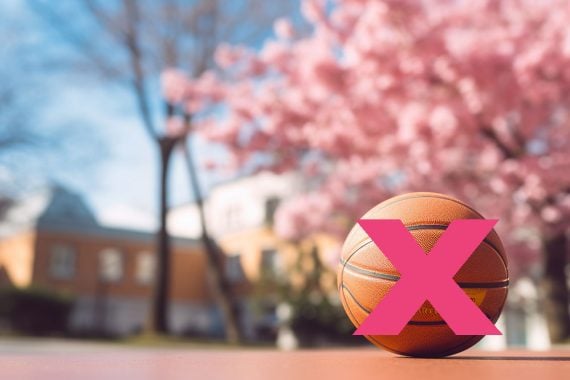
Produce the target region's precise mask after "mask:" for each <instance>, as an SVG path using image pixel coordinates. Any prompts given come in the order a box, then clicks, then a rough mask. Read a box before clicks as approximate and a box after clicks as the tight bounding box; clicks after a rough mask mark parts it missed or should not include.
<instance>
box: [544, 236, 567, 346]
mask: <svg viewBox="0 0 570 380" xmlns="http://www.w3.org/2000/svg"><path fill="white" fill-rule="evenodd" d="M542 245H543V257H544V276H543V279H542V290H543V292H544V295H545V296H546V297H545V299H544V313H545V316H546V320H547V322H548V329H549V333H550V340H551V341H552V342H553V343H558V342H562V341H564V340H566V339H569V338H570V312H569V310H568V308H569V295H568V293H569V292H568V279H567V276H566V267H567V265H568V248H569V247H568V237H567V236H566V234H565V233H564V232H560V233H557V234H554V235H552V236H548V237H546V238H544V240H543V242H542Z"/></svg>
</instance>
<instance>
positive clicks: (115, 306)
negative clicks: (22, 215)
mask: <svg viewBox="0 0 570 380" xmlns="http://www.w3.org/2000/svg"><path fill="white" fill-rule="evenodd" d="M58 245H65V246H68V247H72V250H73V252H74V255H75V265H74V267H75V271H74V274H73V276H71V277H69V278H65V279H62V278H57V276H54V275H53V273H52V272H50V265H51V263H50V259H51V256H52V254H53V250H54V247H56V246H58ZM106 249H116V250H118V251H120V252H121V257H122V261H123V275H122V277H121V278H120V279H119V280H118V281H116V282H108V281H104V280H103V279H102V276H101V262H100V259H99V258H100V254H101V252H102V251H103V250H106ZM149 252H154V242H153V241H125V240H123V239H121V240H118V239H106V240H105V239H101V238H94V237H91V236H79V235H77V234H66V233H53V232H38V235H37V240H36V242H35V253H36V259H35V261H34V265H33V268H34V269H33V283H34V284H36V285H38V286H42V287H46V288H50V289H54V290H58V291H62V292H66V293H69V294H71V295H73V297H74V299H75V304H74V308H73V311H72V315H71V321H70V327H71V330H72V331H76V332H91V331H98V332H101V331H104V332H106V333H109V334H112V335H129V334H133V333H136V332H138V331H140V330H141V329H142V328H143V326H144V324H145V321H146V318H147V316H148V308H149V306H150V299H151V295H152V280H151V281H148V282H147V283H140V281H138V280H137V275H136V271H137V265H138V264H137V257H138V256H139V255H141V254H148V253H149ZM153 272H154V271H153ZM169 307H170V315H169V318H170V323H169V327H170V329H171V331H172V332H174V333H180V334H182V333H194V334H196V333H198V334H207V335H212V334H216V333H218V334H219V331H220V330H221V324H220V322H219V320H220V318H219V315H218V312H217V310H216V309H215V307H214V306H213V301H212V298H211V295H210V292H209V289H208V285H207V278H206V256H205V254H204V252H203V251H202V250H201V249H200V248H199V246H197V245H192V246H181V245H176V244H175V245H174V247H173V254H172V261H171V276H170V305H169Z"/></svg>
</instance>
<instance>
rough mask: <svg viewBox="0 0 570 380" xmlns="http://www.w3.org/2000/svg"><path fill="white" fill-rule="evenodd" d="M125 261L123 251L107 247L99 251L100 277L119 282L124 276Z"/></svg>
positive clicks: (107, 280)
mask: <svg viewBox="0 0 570 380" xmlns="http://www.w3.org/2000/svg"><path fill="white" fill-rule="evenodd" d="M123 272H124V263H123V254H122V253H121V251H119V250H117V249H114V248H107V249H104V250H103V251H101V252H99V277H100V279H101V280H103V281H104V282H118V281H121V279H122V278H123Z"/></svg>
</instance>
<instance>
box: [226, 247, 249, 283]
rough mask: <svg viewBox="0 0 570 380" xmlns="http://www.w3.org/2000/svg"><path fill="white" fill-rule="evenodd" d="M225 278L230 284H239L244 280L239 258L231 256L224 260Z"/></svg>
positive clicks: (238, 256)
mask: <svg viewBox="0 0 570 380" xmlns="http://www.w3.org/2000/svg"><path fill="white" fill-rule="evenodd" d="M226 277H227V279H228V280H229V281H230V282H232V283H235V282H241V281H243V280H244V279H245V275H244V273H243V267H242V265H241V256H240V255H239V254H238V255H231V256H228V257H227V258H226Z"/></svg>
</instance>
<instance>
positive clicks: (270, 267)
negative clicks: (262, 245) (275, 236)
mask: <svg viewBox="0 0 570 380" xmlns="http://www.w3.org/2000/svg"><path fill="white" fill-rule="evenodd" d="M261 270H262V271H263V273H264V274H266V275H271V276H279V275H282V274H283V263H282V261H281V256H280V255H279V252H278V251H277V250H275V249H273V248H268V249H264V250H262V251H261Z"/></svg>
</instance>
